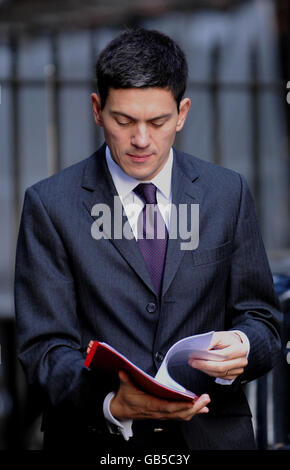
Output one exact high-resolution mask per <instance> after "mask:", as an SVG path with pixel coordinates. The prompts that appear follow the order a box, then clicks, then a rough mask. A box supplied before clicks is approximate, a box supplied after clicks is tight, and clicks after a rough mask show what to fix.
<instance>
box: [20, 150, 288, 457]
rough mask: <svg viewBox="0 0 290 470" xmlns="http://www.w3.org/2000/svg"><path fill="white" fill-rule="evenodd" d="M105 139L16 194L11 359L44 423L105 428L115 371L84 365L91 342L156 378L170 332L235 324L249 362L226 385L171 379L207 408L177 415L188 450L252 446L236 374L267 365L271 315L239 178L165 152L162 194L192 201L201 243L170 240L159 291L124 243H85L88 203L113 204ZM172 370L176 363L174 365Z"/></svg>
mask: <svg viewBox="0 0 290 470" xmlns="http://www.w3.org/2000/svg"><path fill="white" fill-rule="evenodd" d="M116 194H117V193H116V189H115V187H114V184H113V181H112V179H111V176H110V174H109V171H108V168H107V165H106V161H105V146H103V147H102V148H101V149H99V150H98V151H97V152H96V153H95V154H94V155H92V156H91V157H89V158H88V159H86V160H83V161H81V162H80V163H77V164H75V165H73V166H71V167H69V168H67V169H65V170H63V171H61V172H60V173H58V174H56V175H53V176H52V177H50V178H47V179H45V180H43V181H41V182H39V183H37V184H35V185H34V186H32V187H30V188H29V189H28V190H27V191H26V195H25V202H24V208H23V214H22V220H21V226H20V232H19V240H18V247H17V258H16V280H15V302H16V317H17V336H18V347H19V359H20V361H21V363H22V365H23V367H24V369H25V372H26V375H27V378H28V382H29V383H30V384H34V386H36V387H38V388H39V390H40V391H41V393H42V394H43V397H44V406H45V416H44V422H43V428H44V430H46V429H47V430H56V429H62V430H63V431H64V432H70V433H71V435H73V433H77V429H82V430H83V432H85V431H84V430H87V429H92V430H94V432H95V433H96V435H98V433H103V432H104V433H105V432H107V431H106V429H107V428H106V426H105V421H104V417H103V412H102V403H103V399H104V397H105V395H106V394H107V393H108V392H109V391H111V390H112V389H113V390H114V389H116V387H117V386H118V384H117V381H116V379H112V380H111V379H110V378H108V377H105V376H103V377H102V376H95V374H94V373H93V372H91V371H90V370H88V369H86V368H85V367H84V366H83V361H84V357H85V350H86V347H87V344H88V342H89V340H90V339H98V340H100V341H105V342H108V343H110V344H111V345H112V346H113V347H115V348H116V349H118V350H119V351H120V352H121V353H123V354H125V355H126V356H127V357H128V358H129V359H131V360H132V361H134V362H135V363H136V364H137V365H138V366H139V367H141V368H142V369H144V370H145V371H147V372H148V373H150V374H152V375H155V373H156V371H157V369H158V367H159V366H160V361H161V359H162V357H163V356H164V354H165V353H166V351H167V350H168V348H169V347H170V346H171V345H172V344H173V343H174V342H175V341H177V340H179V339H181V338H183V337H185V336H188V335H192V334H198V333H203V332H207V331H211V330H228V329H239V330H241V331H243V332H244V333H245V334H246V335H247V336H248V338H249V341H250V345H251V348H250V354H249V364H248V366H247V367H246V369H245V372H244V374H243V376H242V377H241V378H240V379H239V380H236V381H235V383H234V384H233V385H231V386H222V385H218V384H216V383H215V381H214V379H213V378H211V377H209V376H207V375H205V374H203V373H201V372H198V371H195V370H193V369H191V368H189V366H185V367H184V368H181V369H178V372H177V375H176V378H177V379H179V380H181V381H182V382H183V384H184V385H185V386H187V387H188V388H190V389H192V390H193V391H195V392H197V393H202V392H207V393H209V394H210V396H211V404H210V412H209V414H208V415H199V416H195V417H194V418H193V419H192V420H191V421H190V422H186V423H177V425H178V426H180V427H181V429H182V432H183V433H184V436H185V438H186V440H187V442H188V444H189V446H190V447H191V448H192V449H244V448H251V447H253V432H252V427H251V419H250V416H251V413H250V410H249V406H248V403H247V400H246V398H245V395H244V393H243V391H242V386H241V381H244V382H246V381H249V380H252V379H255V378H257V377H258V376H260V375H262V374H265V373H266V372H267V371H269V370H270V369H271V368H272V366H273V364H274V361H275V358H276V355H277V352H278V351H279V349H280V339H279V333H278V330H279V327H278V320H279V312H278V305H277V302H276V298H275V295H274V292H273V287H272V276H271V273H270V270H269V267H268V262H267V259H266V255H265V251H264V247H263V242H262V239H261V235H260V232H259V229H258V224H257V219H256V215H255V210H254V205H253V201H252V198H251V196H250V193H249V190H248V188H247V184H246V182H245V180H244V178H243V177H242V176H240V175H239V174H237V173H235V172H233V171H230V170H227V169H224V168H221V167H218V166H215V165H213V164H211V163H207V162H204V161H202V160H199V159H197V158H195V157H192V156H190V155H187V154H184V153H181V152H178V151H174V165H173V174H172V199H173V203H175V204H180V203H182V204H193V203H194V204H199V205H200V242H199V246H198V248H197V249H196V250H194V251H182V250H180V242H181V241H182V240H180V239H179V238H178V239H176V240H174V239H170V240H169V244H168V250H167V257H166V264H165V272H164V281H163V289H162V295H161V299H160V300H159V299H158V298H157V296H156V294H155V292H154V288H153V285H152V281H151V279H150V276H149V273H148V271H147V269H146V266H145V263H144V260H143V258H142V255H141V253H140V251H139V249H138V245H137V243H136V241H135V239H132V240H126V239H124V238H123V239H118V240H114V239H111V240H108V239H105V238H103V239H101V240H95V239H94V238H93V237H92V235H91V226H92V223H93V222H94V220H93V218H92V216H91V209H92V207H93V205H95V204H96V203H106V204H108V205H109V206H110V207H111V208H112V209H113V200H114V195H116ZM175 372H176V371H175Z"/></svg>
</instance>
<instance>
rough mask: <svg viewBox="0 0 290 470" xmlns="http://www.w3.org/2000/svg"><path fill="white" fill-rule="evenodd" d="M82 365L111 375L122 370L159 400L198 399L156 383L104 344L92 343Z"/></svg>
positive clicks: (187, 392)
mask: <svg viewBox="0 0 290 470" xmlns="http://www.w3.org/2000/svg"><path fill="white" fill-rule="evenodd" d="M84 365H85V367H88V368H90V369H94V370H98V371H100V372H106V373H112V374H117V373H118V372H119V371H120V370H124V371H126V372H127V373H128V375H129V376H130V378H131V380H132V381H133V382H134V383H135V384H136V386H137V387H138V388H140V389H142V390H143V391H144V392H147V393H150V394H151V395H155V396H157V397H159V398H163V399H166V400H179V401H190V402H194V401H195V400H196V399H197V398H198V397H197V395H195V393H193V392H190V391H189V390H185V391H184V392H183V391H182V392H181V391H177V390H174V389H173V388H171V387H168V386H165V385H163V384H161V383H160V382H157V380H155V379H154V377H152V376H151V375H149V374H147V373H146V372H144V371H143V370H142V369H140V368H139V367H137V366H136V365H135V364H133V363H132V362H131V361H129V359H127V358H126V357H125V356H123V355H122V354H120V353H119V352H118V351H116V349H114V348H112V347H111V346H109V345H108V344H106V343H100V342H99V341H93V344H92V347H91V349H90V352H89V353H88V355H87V357H86V359H85V362H84Z"/></svg>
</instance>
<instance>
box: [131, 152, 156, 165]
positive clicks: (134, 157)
mask: <svg viewBox="0 0 290 470" xmlns="http://www.w3.org/2000/svg"><path fill="white" fill-rule="evenodd" d="M127 155H128V157H130V159H131V160H133V162H137V163H141V162H145V161H146V160H148V159H149V158H150V157H151V156H152V153H146V154H142V155H138V154H133V153H127Z"/></svg>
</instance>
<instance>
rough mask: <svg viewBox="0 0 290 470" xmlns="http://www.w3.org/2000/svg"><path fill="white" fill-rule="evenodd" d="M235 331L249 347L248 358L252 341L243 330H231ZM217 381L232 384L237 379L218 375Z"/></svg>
mask: <svg viewBox="0 0 290 470" xmlns="http://www.w3.org/2000/svg"><path fill="white" fill-rule="evenodd" d="M231 331H232V332H233V333H236V334H237V335H238V336H239V337H240V340H241V342H242V343H244V344H245V345H246V346H247V348H248V352H247V358H248V356H249V352H250V341H249V338H248V337H247V335H246V334H245V333H243V332H242V331H240V330H231ZM215 381H216V383H217V384H219V385H232V383H233V382H234V381H235V379H232V380H228V379H221V378H220V377H217V378H216V379H215Z"/></svg>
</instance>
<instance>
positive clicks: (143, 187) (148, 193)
mask: <svg viewBox="0 0 290 470" xmlns="http://www.w3.org/2000/svg"><path fill="white" fill-rule="evenodd" d="M156 189H157V188H156V186H155V184H153V183H140V184H138V186H136V188H135V189H134V192H135V193H136V194H137V195H138V196H140V197H141V199H142V200H143V201H144V202H145V204H157V199H156Z"/></svg>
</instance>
